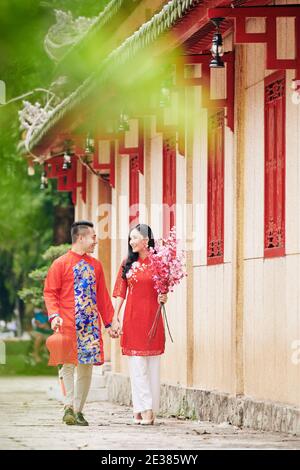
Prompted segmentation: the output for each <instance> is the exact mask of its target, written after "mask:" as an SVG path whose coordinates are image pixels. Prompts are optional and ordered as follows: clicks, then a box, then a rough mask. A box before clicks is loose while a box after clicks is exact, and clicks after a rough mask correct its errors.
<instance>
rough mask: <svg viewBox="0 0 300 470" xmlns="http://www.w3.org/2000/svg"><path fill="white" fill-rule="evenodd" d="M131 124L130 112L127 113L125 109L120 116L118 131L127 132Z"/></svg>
mask: <svg viewBox="0 0 300 470" xmlns="http://www.w3.org/2000/svg"><path fill="white" fill-rule="evenodd" d="M129 130H130V126H129V117H128V114H126V113H125V112H124V111H122V112H121V114H120V117H119V126H118V131H119V132H125V131H129Z"/></svg>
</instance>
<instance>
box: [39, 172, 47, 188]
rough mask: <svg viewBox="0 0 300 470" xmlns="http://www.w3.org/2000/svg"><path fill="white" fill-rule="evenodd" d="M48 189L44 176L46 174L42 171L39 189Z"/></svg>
mask: <svg viewBox="0 0 300 470" xmlns="http://www.w3.org/2000/svg"><path fill="white" fill-rule="evenodd" d="M46 188H48V178H47V176H46V172H45V171H43V173H42V175H41V184H40V189H42V190H44V189H46Z"/></svg>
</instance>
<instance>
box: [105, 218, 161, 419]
mask: <svg viewBox="0 0 300 470" xmlns="http://www.w3.org/2000/svg"><path fill="white" fill-rule="evenodd" d="M150 247H153V248H154V239H153V234H152V230H151V228H150V227H149V226H148V225H145V224H139V225H137V226H136V227H134V228H133V229H132V230H131V231H130V233H129V237H128V257H127V259H126V260H124V261H123V263H122V264H121V267H120V269H119V272H118V276H117V279H116V283H115V286H114V291H113V297H116V304H115V312H114V317H113V323H112V330H113V331H115V332H116V333H118V334H121V335H122V336H121V347H122V354H123V355H125V356H128V365H129V374H130V381H131V391H132V402H133V413H134V423H136V424H154V418H155V415H154V413H157V412H158V411H159V395H160V356H161V354H163V352H164V350H165V332H164V325H163V320H162V317H161V316H160V318H159V322H158V326H157V330H156V333H155V335H154V336H153V337H151V338H150V337H149V331H150V330H151V327H152V324H153V321H154V318H155V314H156V311H157V309H158V304H159V303H160V302H162V303H165V302H166V301H167V295H166V294H159V295H158V294H157V292H156V290H155V289H154V282H153V279H152V275H153V272H152V269H151V266H150V264H149V263H150V259H149V256H148V255H149V248H150ZM127 291H128V296H127V300H126V306H125V311H124V317H123V325H122V327H121V323H120V317H119V315H120V310H121V307H122V304H123V302H124V299H125V298H126V294H127Z"/></svg>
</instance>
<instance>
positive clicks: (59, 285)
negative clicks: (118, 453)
mask: <svg viewBox="0 0 300 470" xmlns="http://www.w3.org/2000/svg"><path fill="white" fill-rule="evenodd" d="M71 237H72V248H71V249H70V250H69V251H68V253H66V254H65V255H63V256H60V257H59V258H57V259H56V260H55V261H54V262H53V263H52V265H51V267H50V269H49V271H48V275H47V278H46V280H45V287H44V300H45V304H46V307H47V311H48V318H49V321H50V324H51V328H52V329H53V330H54V331H55V332H56V333H55V334H54V335H52V337H50V338H49V340H48V347H49V350H50V358H49V365H53V366H57V365H59V364H63V367H62V376H63V380H64V385H65V389H66V397H65V409H64V416H63V421H64V422H65V423H66V424H69V425H71V424H77V425H81V426H88V422H87V421H86V419H85V418H84V416H83V413H82V410H83V406H84V404H85V401H86V398H87V395H88V392H89V388H90V384H91V378H92V369H93V365H101V364H103V362H104V353H103V341H102V337H101V319H102V321H103V323H104V326H105V328H106V329H107V331H108V333H109V335H110V336H111V337H113V338H114V337H117V335H116V334H115V333H114V332H113V331H112V329H111V322H112V318H113V306H112V303H111V300H110V296H109V294H108V291H107V288H106V284H105V279H104V273H103V268H102V264H101V263H100V261H98V260H96V259H95V258H94V257H92V256H89V254H88V253H93V251H94V249H95V246H96V244H97V242H96V234H95V231H94V227H93V224H92V223H91V222H88V221H84V220H82V221H78V222H74V223H73V224H72V227H71ZM100 318H101V319H100ZM50 346H51V347H50ZM75 367H77V380H76V387H75V394H74V370H75Z"/></svg>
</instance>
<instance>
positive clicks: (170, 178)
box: [163, 133, 176, 238]
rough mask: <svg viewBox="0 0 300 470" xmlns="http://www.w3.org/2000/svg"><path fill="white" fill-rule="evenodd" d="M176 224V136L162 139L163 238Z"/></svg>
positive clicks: (170, 135)
mask: <svg viewBox="0 0 300 470" xmlns="http://www.w3.org/2000/svg"><path fill="white" fill-rule="evenodd" d="M175 222H176V134H175V133H174V134H173V133H172V134H169V135H168V134H167V135H164V138H163V237H164V238H166V237H168V236H169V233H170V230H171V228H172V227H173V226H174V225H175Z"/></svg>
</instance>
